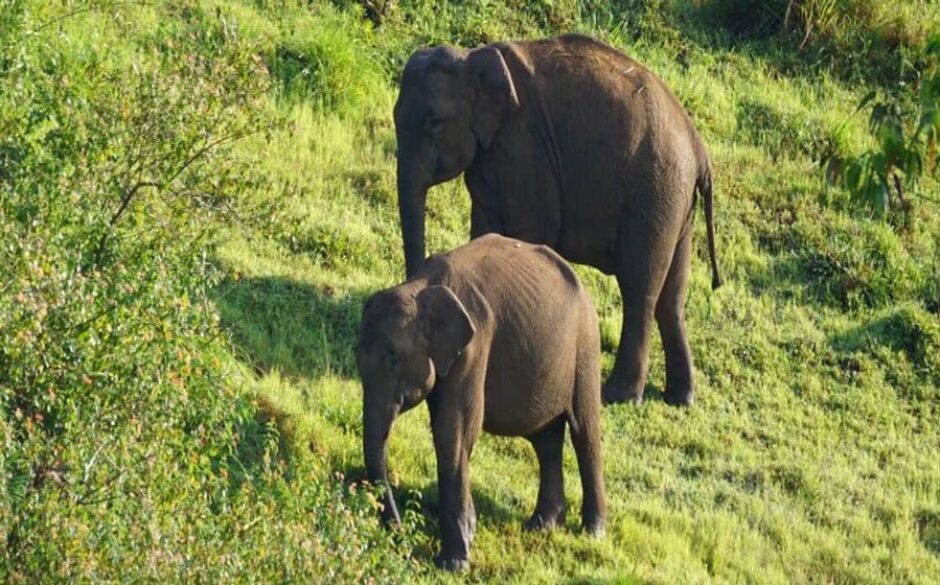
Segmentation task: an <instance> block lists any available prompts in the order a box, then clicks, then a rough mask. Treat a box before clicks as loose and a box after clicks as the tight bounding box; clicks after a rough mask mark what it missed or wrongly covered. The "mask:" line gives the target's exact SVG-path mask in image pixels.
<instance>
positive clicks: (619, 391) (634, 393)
mask: <svg viewBox="0 0 940 585" xmlns="http://www.w3.org/2000/svg"><path fill="white" fill-rule="evenodd" d="M601 402H602V403H603V404H604V406H606V405H608V404H621V403H623V402H632V403H634V404H641V403H642V402H643V386H642V384H640V385H635V384H623V383H619V382H616V381H614V380H612V379H611V380H607V382H605V383H604V387H603V389H602V390H601Z"/></svg>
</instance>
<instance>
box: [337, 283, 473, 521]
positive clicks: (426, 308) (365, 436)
mask: <svg viewBox="0 0 940 585" xmlns="http://www.w3.org/2000/svg"><path fill="white" fill-rule="evenodd" d="M474 332H475V329H474V327H473V323H472V322H471V321H470V317H469V316H468V315H467V311H466V309H465V308H464V306H463V304H462V303H461V302H460V300H459V299H458V298H457V297H456V296H455V295H454V293H453V291H451V289H449V288H447V287H445V286H422V287H421V288H420V289H416V287H414V286H411V287H409V288H407V289H406V288H404V287H395V288H392V289H389V290H386V291H382V292H379V293H376V294H375V295H374V296H373V297H372V298H370V299H369V301H368V302H367V303H366V306H365V308H364V309H363V312H362V326H361V329H360V334H359V344H358V346H357V347H356V364H357V366H358V368H359V375H360V377H361V378H362V385H363V409H362V410H363V412H362V417H363V431H362V448H363V455H364V458H365V463H366V476H367V477H368V479H369V481H371V482H373V483H374V484H376V485H382V486H384V487H385V493H384V495H383V498H382V503H383V506H384V509H383V511H382V518H383V520H384V521H385V522H386V523H390V524H397V523H399V522H400V521H401V519H400V517H399V515H398V509H397V508H396V507H395V500H394V498H393V497H392V493H391V486H389V484H388V467H387V452H388V436H389V433H390V432H391V430H392V424H393V423H394V422H395V418H396V417H397V416H398V414H399V413H401V412H405V411H407V410H409V409H411V408H413V407H415V406H416V405H418V404H420V403H421V401H423V400H424V399H425V398H426V397H427V395H428V394H429V393H430V392H431V389H432V388H434V385H435V384H436V383H437V380H438V378H442V377H445V376H447V374H448V372H449V371H450V368H451V366H452V365H453V363H454V360H455V359H457V357H458V356H459V355H460V353H461V352H462V351H463V350H464V348H465V347H466V346H467V344H468V343H469V342H470V340H471V339H472V338H473V335H474Z"/></svg>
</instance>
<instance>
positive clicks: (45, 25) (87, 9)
mask: <svg viewBox="0 0 940 585" xmlns="http://www.w3.org/2000/svg"><path fill="white" fill-rule="evenodd" d="M131 4H136V5H138V6H149V5H150V4H152V3H151V2H143V1H138V2H114V3H112V4H107V5H104V4H94V5H92V6H85V7H84V8H76V9H75V10H72V11H70V12H66V13H65V14H63V15H61V16H57V17H56V18H53V19H52V20H49V21H46V22H44V23H42V24H40V25H39V26H38V27H36V28H34V29H33V30H31V31H29V32H28V33H26V34H28V35H34V34H36V33H38V32H39V31H41V30H42V29H44V28H49V27H50V26H52V25H54V24H57V23H60V22H62V21H63V20H67V19H69V18H72V17H73V16H78V15H79V14H84V13H86V12H94V11H96V10H107V9H108V8H121V7H123V6H128V5H131Z"/></svg>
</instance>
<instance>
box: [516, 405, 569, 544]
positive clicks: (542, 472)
mask: <svg viewBox="0 0 940 585" xmlns="http://www.w3.org/2000/svg"><path fill="white" fill-rule="evenodd" d="M526 438H527V439H529V441H530V442H531V443H532V446H533V447H535V454H536V456H538V459H539V497H538V502H537V503H536V504H535V512H534V513H533V514H532V517H531V518H529V519H528V520H527V521H526V522H525V524H524V525H523V526H524V528H525V529H526V530H543V529H548V528H552V527H553V526H556V525H558V524H564V522H565V510H566V508H567V505H566V503H565V486H564V478H563V477H562V470H561V451H562V447H563V446H564V441H565V418H564V417H558V418H557V419H555V420H554V421H552V422H551V423H549V425H548V426H547V427H545V428H544V429H542V430H541V431H539V432H537V433H535V434H534V435H530V436H528V437H526Z"/></svg>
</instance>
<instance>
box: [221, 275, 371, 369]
mask: <svg viewBox="0 0 940 585" xmlns="http://www.w3.org/2000/svg"><path fill="white" fill-rule="evenodd" d="M214 300H215V302H216V305H217V306H218V309H219V314H220V315H221V318H222V326H223V327H224V328H225V329H226V330H228V331H230V332H231V334H232V340H233V342H234V344H235V347H236V350H237V353H236V355H237V356H238V357H239V359H241V360H242V361H244V362H246V363H248V364H249V365H251V367H252V368H253V369H254V370H255V372H256V373H258V374H264V373H267V372H269V371H270V370H272V369H277V370H279V371H280V372H282V373H284V374H286V375H289V376H303V377H309V378H319V377H322V376H324V375H327V374H335V375H342V376H355V375H356V368H355V360H354V356H353V351H354V348H355V344H356V336H357V334H358V327H359V318H360V312H361V310H362V305H363V303H364V301H365V294H355V293H354V294H338V293H336V292H335V291H334V290H333V289H331V288H330V287H328V286H311V285H308V284H305V283H299V282H296V281H293V280H290V279H287V278H281V277H259V278H243V279H238V280H235V279H226V280H225V281H223V282H222V283H221V284H220V285H219V286H218V287H217V288H216V290H215V293H214Z"/></svg>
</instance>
